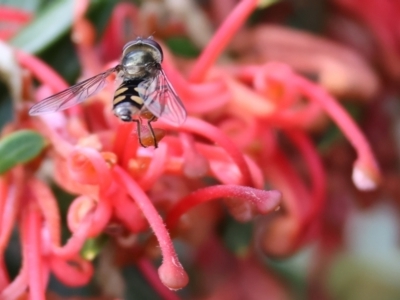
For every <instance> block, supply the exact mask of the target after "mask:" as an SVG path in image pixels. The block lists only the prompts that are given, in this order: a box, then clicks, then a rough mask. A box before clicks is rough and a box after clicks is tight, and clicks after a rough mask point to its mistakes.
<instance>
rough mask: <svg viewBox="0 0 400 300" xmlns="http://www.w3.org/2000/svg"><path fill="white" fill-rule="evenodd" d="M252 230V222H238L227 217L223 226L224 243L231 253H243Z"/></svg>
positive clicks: (248, 243)
mask: <svg viewBox="0 0 400 300" xmlns="http://www.w3.org/2000/svg"><path fill="white" fill-rule="evenodd" d="M252 232H253V224H252V223H251V222H248V223H239V222H237V221H236V220H235V219H233V218H231V217H229V218H227V221H226V222H225V224H224V228H223V234H222V236H223V240H224V244H225V246H226V247H227V248H228V249H229V250H231V251H232V252H233V253H235V254H237V255H239V256H241V255H245V254H246V253H247V251H248V248H249V245H250V242H251V239H252V236H253V234H252Z"/></svg>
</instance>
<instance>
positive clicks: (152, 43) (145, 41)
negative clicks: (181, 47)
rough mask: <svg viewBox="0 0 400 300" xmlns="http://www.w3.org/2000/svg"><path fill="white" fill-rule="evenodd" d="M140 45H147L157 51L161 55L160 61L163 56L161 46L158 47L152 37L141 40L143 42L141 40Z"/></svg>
mask: <svg viewBox="0 0 400 300" xmlns="http://www.w3.org/2000/svg"><path fill="white" fill-rule="evenodd" d="M142 43H143V44H145V45H149V46H150V47H153V48H155V49H157V51H158V52H160V54H161V60H162V58H163V56H164V54H163V51H162V49H161V46H160V44H159V43H157V42H156V41H155V40H153V37H152V36H151V37H149V38H147V39H143V40H142Z"/></svg>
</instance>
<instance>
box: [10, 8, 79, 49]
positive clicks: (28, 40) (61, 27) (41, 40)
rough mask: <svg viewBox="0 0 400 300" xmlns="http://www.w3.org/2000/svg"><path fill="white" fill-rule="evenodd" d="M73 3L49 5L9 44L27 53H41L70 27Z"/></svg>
mask: <svg viewBox="0 0 400 300" xmlns="http://www.w3.org/2000/svg"><path fill="white" fill-rule="evenodd" d="M73 3H74V1H70V0H58V1H54V2H51V3H49V5H47V6H46V8H45V9H43V10H42V11H40V12H39V13H38V15H37V16H36V18H35V19H34V20H33V21H32V22H31V23H30V24H29V25H28V26H25V27H24V28H23V29H22V30H21V31H20V32H19V33H18V34H17V35H16V36H15V37H14V38H13V39H12V40H11V44H12V45H13V46H15V47H17V48H19V49H22V50H24V51H26V52H29V53H34V54H36V53H39V52H41V51H43V50H44V49H45V48H47V47H48V46H49V45H51V44H53V43H54V42H55V41H57V40H58V39H59V38H60V37H61V36H62V35H63V34H65V33H66V32H67V31H68V29H69V28H70V27H71V24H72V18H73Z"/></svg>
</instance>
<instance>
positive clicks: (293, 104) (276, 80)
mask: <svg viewBox="0 0 400 300" xmlns="http://www.w3.org/2000/svg"><path fill="white" fill-rule="evenodd" d="M88 4H89V1H76V7H75V8H76V10H75V12H74V23H73V28H72V37H73V41H74V42H75V44H76V50H77V53H78V56H79V58H80V62H81V65H82V70H83V72H82V76H83V77H89V76H93V75H96V74H97V73H99V72H101V71H102V70H105V69H107V68H108V67H109V66H110V65H115V62H109V61H107V60H108V59H115V58H116V55H117V53H118V51H120V47H121V45H123V42H124V39H125V38H124V37H123V36H120V35H119V34H118V32H121V30H118V29H120V28H121V26H122V24H121V18H126V19H127V20H130V21H132V23H133V22H134V17H135V16H137V14H138V13H139V11H138V10H137V9H136V8H134V7H133V6H131V5H130V4H127V3H123V4H118V5H117V6H116V8H115V10H114V12H113V14H112V17H111V21H110V23H109V26H108V28H107V31H106V34H105V36H104V38H103V41H102V42H101V43H100V46H99V47H98V48H96V46H95V45H94V42H95V30H94V28H93V26H92V25H91V24H90V22H89V21H88V20H87V19H86V18H85V12H86V10H87V7H88ZM257 5H259V1H258V0H242V1H240V2H239V3H238V4H237V6H236V7H235V8H234V10H233V11H232V12H231V13H230V15H229V16H228V17H227V18H226V19H225V20H224V22H223V23H222V24H221V26H220V27H219V29H218V30H217V32H216V33H215V35H214V36H213V37H212V40H211V41H210V42H209V44H208V45H207V47H205V49H204V50H203V52H202V53H201V55H200V56H199V58H198V59H196V60H195V61H194V62H192V65H191V67H190V72H189V73H188V74H186V75H184V74H183V73H181V72H180V71H179V70H178V69H177V68H176V67H175V65H174V62H173V57H172V55H171V54H170V53H169V52H168V50H167V48H166V47H163V50H164V51H165V61H164V63H163V67H164V69H165V72H166V73H167V75H168V77H169V78H170V80H171V82H172V84H173V86H174V88H175V89H176V91H177V93H178V94H179V95H180V96H181V98H182V100H183V102H184V104H185V106H186V108H187V110H188V113H189V117H188V118H187V120H186V122H185V123H184V124H183V125H182V126H181V127H179V128H174V127H171V126H170V125H167V124H164V123H163V122H162V120H159V121H157V123H156V124H157V129H156V130H159V132H164V131H165V132H168V133H170V134H166V135H165V136H164V137H163V138H160V141H159V148H158V149H156V150H155V149H149V148H142V147H140V145H139V143H138V136H137V133H136V132H135V130H134V128H135V127H134V124H131V123H122V122H120V121H119V120H118V119H117V118H115V117H114V116H113V115H112V111H111V102H110V99H111V97H112V93H113V90H112V87H111V85H109V86H107V87H106V88H105V89H104V90H103V91H101V92H100V93H99V94H97V95H95V96H93V97H92V99H88V100H87V102H86V103H85V104H83V105H81V106H75V107H72V108H70V109H68V110H67V111H65V112H58V113H54V114H51V115H43V116H39V117H36V118H29V117H28V116H27V109H28V108H29V105H30V103H24V104H23V105H22V107H19V108H18V109H19V110H18V118H17V120H16V121H15V124H14V125H13V126H14V127H12V128H13V129H17V128H31V129H35V130H37V131H39V132H40V133H41V134H42V135H43V136H44V137H46V139H47V141H48V143H49V146H48V148H47V150H46V151H45V153H43V154H42V155H41V156H40V157H38V158H37V159H36V160H35V161H33V162H31V163H29V164H26V165H24V166H18V167H15V168H14V169H12V170H11V171H9V172H8V173H7V174H6V175H5V176H3V177H2V178H1V180H0V194H1V203H0V221H1V224H2V226H1V231H0V241H1V243H0V245H1V247H0V249H1V251H2V253H4V249H5V247H6V245H7V242H8V241H9V238H10V234H11V231H12V228H13V226H14V225H15V224H18V227H19V232H20V236H21V241H22V243H21V244H22V253H23V263H22V267H21V270H20V273H19V275H18V276H17V277H16V278H15V279H14V280H12V281H11V280H10V279H9V278H8V275H7V272H6V269H5V267H4V262H3V261H2V265H1V268H0V270H1V272H2V273H1V276H0V291H1V298H2V299H15V298H17V297H18V296H20V295H21V294H23V293H28V291H29V295H30V297H31V298H32V299H44V294H45V289H46V284H47V282H48V279H49V274H50V272H53V273H54V274H55V275H56V276H57V278H58V279H59V280H60V281H61V282H63V283H64V284H66V285H68V286H80V285H83V284H85V283H87V282H88V281H89V280H90V279H91V277H92V275H93V272H94V270H93V267H92V264H91V263H90V262H89V261H87V260H85V259H83V258H81V257H80V255H79V252H80V250H81V249H82V247H83V246H84V244H85V242H86V241H87V240H88V239H90V238H93V237H97V236H99V235H101V234H103V233H108V234H109V235H111V236H113V237H114V240H115V242H116V244H118V246H119V247H124V248H128V249H131V250H132V253H136V252H137V253H138V255H137V257H135V259H134V261H135V262H136V263H137V264H138V266H139V268H140V269H141V270H142V272H143V274H145V276H146V277H147V278H148V280H149V281H150V282H151V283H152V284H153V287H154V288H155V289H157V290H158V292H159V293H160V294H161V295H164V296H163V297H165V298H166V299H176V296H175V295H174V294H172V293H171V292H170V291H168V290H166V289H164V288H163V286H162V285H160V282H158V280H161V282H162V284H163V285H164V286H166V287H167V288H169V289H170V290H177V289H180V288H182V287H184V286H185V285H186V284H187V283H188V280H189V279H188V275H187V273H186V272H185V270H184V269H183V267H182V265H181V263H180V262H179V259H178V256H177V254H176V252H175V250H174V247H173V244H172V240H171V237H170V233H171V234H173V236H174V237H177V238H178V237H180V238H182V239H184V240H185V239H187V240H188V241H190V238H188V236H190V233H191V232H193V233H196V232H197V233H198V231H199V229H198V228H196V225H195V224H194V222H191V218H195V217H193V216H191V214H190V211H191V209H192V208H194V207H195V206H197V205H199V204H201V203H204V202H210V201H211V200H216V199H223V201H224V204H225V206H226V207H227V209H228V211H229V213H230V214H231V215H232V216H233V217H234V218H235V219H237V220H238V221H241V222H245V221H249V220H252V219H253V218H254V217H256V216H258V215H265V214H268V213H271V212H274V211H275V210H277V208H279V207H282V209H280V210H279V211H278V212H275V213H274V216H273V217H271V218H270V219H268V220H264V221H262V222H260V223H259V224H258V227H259V228H258V230H257V231H256V236H255V238H256V240H257V242H258V244H259V247H260V248H261V249H263V251H264V252H265V253H268V254H270V255H275V256H286V255H288V254H290V253H293V252H294V251H296V250H298V249H299V248H300V247H302V246H303V245H305V244H306V243H308V242H310V241H312V240H315V239H316V238H317V237H318V233H319V231H320V226H321V225H320V217H321V211H322V209H323V207H324V198H325V185H326V182H325V180H326V179H325V170H324V168H323V166H322V163H321V160H320V157H319V154H318V152H317V150H316V147H315V145H314V143H313V141H312V139H311V138H310V137H309V136H308V130H309V129H310V128H312V127H314V126H318V123H319V122H320V120H321V119H323V118H324V117H325V116H326V115H327V116H329V117H330V118H331V119H332V120H333V121H334V122H336V124H337V125H338V127H339V128H340V129H341V130H342V132H343V134H344V135H345V136H346V137H347V139H348V140H349V141H350V143H351V144H352V145H353V147H354V148H355V150H356V152H357V155H358V158H357V160H356V162H355V163H354V167H353V182H354V184H355V185H356V186H357V187H358V188H359V189H361V190H370V189H373V188H375V187H376V185H377V184H378V182H379V179H380V174H379V169H378V167H377V163H376V162H375V159H374V156H373V154H372V152H371V149H370V147H369V145H368V143H367V141H366V139H365V137H364V136H363V135H362V133H361V132H360V130H359V129H358V127H357V125H356V124H355V122H354V121H353V120H352V119H351V118H350V117H349V116H348V115H347V113H346V112H345V110H344V109H343V108H341V106H340V105H339V104H338V103H337V102H336V100H335V99H334V98H333V97H331V96H330V95H329V94H328V93H327V92H326V91H325V90H324V89H323V88H321V87H320V86H318V85H317V84H315V83H313V82H311V81H309V80H307V79H305V78H304V77H302V76H300V75H298V74H296V73H295V72H294V71H292V70H291V68H290V67H289V66H287V65H285V64H283V63H266V64H261V65H241V66H240V65H235V64H226V65H216V63H215V62H216V60H217V58H218V57H219V55H220V54H221V53H222V52H223V51H224V49H225V48H226V47H227V45H228V43H229V42H230V40H231V39H232V37H233V36H234V35H235V34H236V32H237V31H238V29H239V28H240V27H241V26H242V25H243V23H244V22H245V20H246V19H247V18H248V16H249V14H250V13H251V12H253V11H254V9H256V7H257ZM15 57H16V60H17V62H18V64H19V66H20V67H21V68H23V69H24V70H28V71H29V72H30V74H31V75H32V77H34V78H35V79H36V80H37V81H39V83H40V87H39V88H37V89H36V92H35V94H34V95H31V97H32V98H35V99H42V98H44V97H46V96H48V95H50V94H51V93H55V92H58V91H61V90H63V89H65V88H67V87H68V85H67V84H66V82H65V81H64V80H63V79H62V78H60V77H59V75H58V74H57V73H55V71H54V70H52V69H51V68H50V67H49V66H47V65H46V64H45V63H44V62H42V61H41V60H39V59H38V58H36V57H35V56H32V55H30V54H28V53H24V52H22V51H21V50H19V49H15ZM27 82H28V81H27ZM25 88H30V86H28V87H25ZM277 132H279V133H280V134H281V135H282V136H283V137H284V138H285V139H286V140H287V141H288V142H289V143H290V144H291V145H292V147H293V148H294V149H295V150H296V151H297V152H298V153H300V155H301V156H302V163H303V164H304V166H305V169H306V170H307V173H308V178H309V182H310V184H309V185H308V184H307V182H306V181H305V180H304V179H303V178H302V177H301V176H300V174H299V172H298V171H297V170H296V168H295V167H294V166H293V165H292V163H291V161H290V160H289V157H288V154H287V153H285V150H284V147H283V146H282V143H281V139H280V137H279V136H278V134H277ZM144 134H146V133H144ZM147 134H149V133H147ZM160 136H161V135H160ZM49 165H50V167H51V170H50V171H49V170H48V169H47V168H48V166H49ZM39 174H41V175H42V176H43V175H46V176H48V177H50V178H53V179H54V181H55V182H56V183H57V184H58V185H59V186H60V187H61V188H62V189H64V190H65V191H67V192H69V193H71V194H74V195H77V197H76V198H75V200H74V201H73V202H72V204H71V205H70V207H69V210H68V215H67V223H68V227H69V229H70V231H71V232H72V235H71V237H70V238H69V240H68V241H67V242H66V243H65V244H64V245H61V237H60V234H61V233H60V232H61V230H60V226H61V225H60V219H61V216H60V212H59V209H58V204H57V199H56V198H55V197H54V195H53V193H52V191H51V189H50V187H49V185H48V184H47V180H44V179H39V177H38V176H37V175H39ZM349 177H350V175H349ZM211 182H213V183H214V184H211ZM265 185H268V186H269V185H271V186H273V187H274V188H276V189H277V190H271V191H266V190H264V187H265ZM278 190H280V191H282V195H281V192H279V191H278ZM281 196H282V202H281V201H280V200H281ZM212 211H213V213H210V215H209V216H205V217H204V218H202V219H201V227H202V228H209V227H214V226H215V223H216V221H215V219H214V218H213V217H211V216H213V215H214V216H215V215H219V217H218V218H221V217H222V213H221V212H220V209H219V208H218V207H213V208H212ZM162 216H165V223H164V221H163V217H162ZM150 229H151V230H152V232H153V234H154V237H155V238H156V240H157V243H158V246H159V250H160V254H161V256H162V258H163V259H162V263H161V266H160V267H159V268H158V276H159V279H158V278H157V277H156V276H154V273H155V272H154V270H153V269H152V267H151V265H150V264H149V262H148V260H147V259H146V257H152V256H154V240H153V239H152V238H147V240H146V241H145V242H144V243H143V242H139V241H138V240H137V239H131V240H130V239H129V237H135V236H138V235H140V234H142V233H146V232H148V231H149V230H150ZM204 231H205V229H204ZM209 235H210V236H211V238H209V237H208V235H207V234H205V235H201V234H200V235H199V236H203V238H202V241H197V243H201V244H210V245H215V247H216V249H219V250H218V251H222V250H221V246H220V245H218V244H219V243H218V242H215V240H214V239H215V235H214V234H209ZM213 241H214V242H213ZM134 251H135V252H134ZM1 257H3V256H1ZM230 260H233V259H232V258H230ZM232 267H234V268H236V269H237V270H240V271H239V272H238V273H241V272H243V274H259V273H260V270H259V269H258V267H256V266H255V264H254V261H253V258H252V259H248V262H247V263H246V262H240V263H238V262H236V263H235V264H234V266H233V265H232ZM210 268H211V269H212V267H210ZM240 278H241V277H240ZM240 278H239V277H238V278H235V279H234V281H233V282H232V283H231V285H230V286H231V287H234V282H236V281H238V280H240ZM266 282H269V284H271V282H272V280H271V279H270V278H268V277H267V276H264V275H260V280H259V281H257V282H252V284H251V288H252V289H253V288H254V289H256V288H261V286H262V285H263V284H265V283H266ZM27 288H29V289H27ZM226 291H227V289H226V288H224V287H222V288H221V289H220V290H217V291H216V295H221V297H222V295H225V296H226V295H227V292H226ZM241 293H244V294H245V291H241ZM275 293H276V294H280V293H283V292H282V291H281V290H279V289H278V290H277V291H275ZM283 294H284V293H283ZM226 297H227V296H226ZM220 299H221V298H220Z"/></svg>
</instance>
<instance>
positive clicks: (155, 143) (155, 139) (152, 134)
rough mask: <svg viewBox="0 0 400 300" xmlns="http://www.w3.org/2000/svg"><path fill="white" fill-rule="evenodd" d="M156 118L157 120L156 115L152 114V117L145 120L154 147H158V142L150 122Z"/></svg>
mask: <svg viewBox="0 0 400 300" xmlns="http://www.w3.org/2000/svg"><path fill="white" fill-rule="evenodd" d="M156 120H157V118H156V116H152V117H151V118H150V119H149V120H148V121H147V126H149V129H150V133H151V137H152V138H153V141H154V148H157V147H158V143H157V138H156V135H155V134H154V130H153V127H152V126H151V122H153V121H156Z"/></svg>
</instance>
